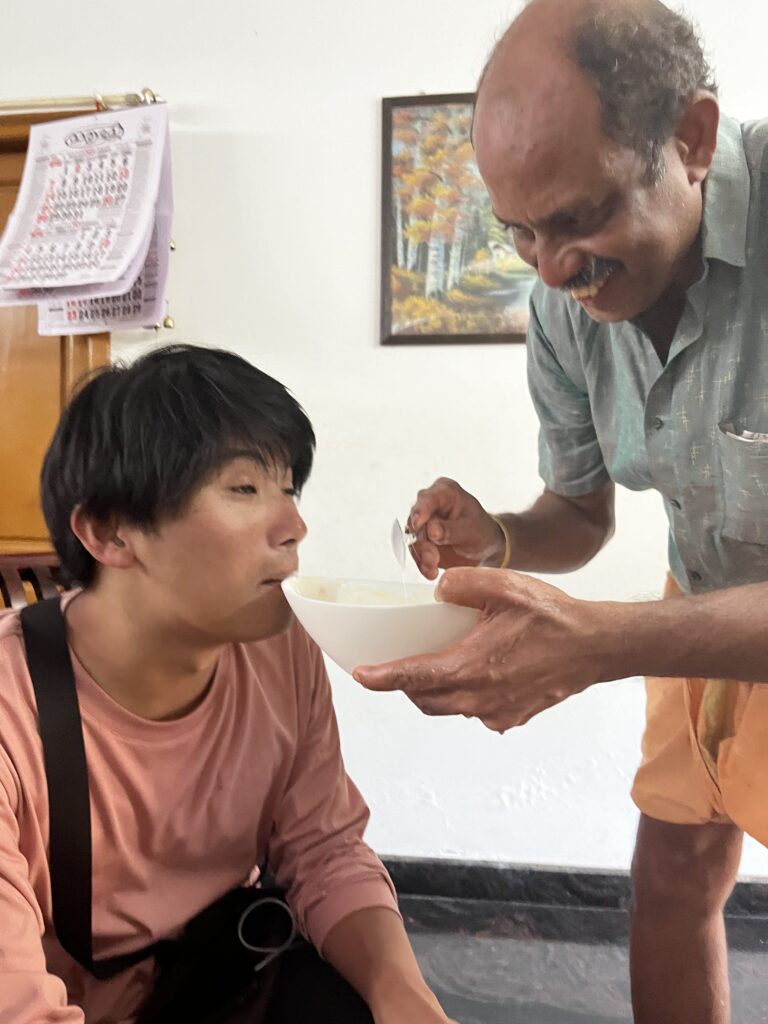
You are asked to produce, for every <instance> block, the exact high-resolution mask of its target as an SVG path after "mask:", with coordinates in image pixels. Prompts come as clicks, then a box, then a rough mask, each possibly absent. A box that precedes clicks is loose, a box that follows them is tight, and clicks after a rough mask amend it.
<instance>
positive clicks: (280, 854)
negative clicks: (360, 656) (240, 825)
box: [269, 634, 399, 951]
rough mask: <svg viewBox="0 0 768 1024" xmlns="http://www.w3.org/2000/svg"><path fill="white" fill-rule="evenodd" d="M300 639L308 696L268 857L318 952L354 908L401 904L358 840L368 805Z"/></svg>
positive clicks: (319, 669)
mask: <svg viewBox="0 0 768 1024" xmlns="http://www.w3.org/2000/svg"><path fill="white" fill-rule="evenodd" d="M302 641H303V642H305V643H306V644H307V648H308V657H309V664H310V666H311V675H312V689H311V700H310V704H309V711H308V714H305V721H303V722H301V723H300V725H299V743H298V749H297V752H296V757H295V761H294V765H293V770H292V773H291V777H290V780H289V783H288V786H287V788H286V791H285V793H284V794H283V797H282V800H281V801H280V805H279V807H278V810H277V814H276V820H275V822H274V827H273V832H272V837H271V841H270V848H269V863H270V866H271V868H272V870H273V871H274V872H275V875H276V879H277V883H278V885H279V886H281V887H282V888H284V889H285V890H286V891H287V896H288V902H289V903H290V905H291V907H292V909H293V911H294V913H295V915H296V918H297V923H298V926H299V929H300V930H301V931H302V933H303V934H304V935H306V936H307V938H309V940H310V941H311V942H312V943H313V944H314V945H315V947H316V948H317V949H318V950H321V951H322V947H323V943H324V941H325V938H326V936H327V935H328V933H329V932H330V930H331V929H332V928H333V926H334V925H335V924H337V922H339V921H340V920H341V919H342V918H344V917H347V916H348V915H349V914H351V913H353V912H354V911H356V910H362V909H364V908H367V907H386V908H388V909H390V910H392V911H394V912H395V913H397V914H399V911H398V909H397V897H396V895H395V890H394V887H393V885H392V882H391V880H390V878H389V875H388V874H387V871H386V869H385V868H384V865H383V864H382V863H381V861H380V860H379V858H378V857H377V856H376V854H375V853H374V852H373V850H371V848H370V847H369V846H368V845H367V844H366V843H365V842H364V841H363V833H364V831H365V827H366V825H367V823H368V818H369V811H368V807H367V805H366V803H365V801H364V800H363V798H362V796H361V795H360V792H359V790H358V789H357V787H356V786H355V784H354V783H353V782H352V780H351V779H350V778H349V776H348V775H347V773H346V771H345V769H344V762H343V760H342V756H341V749H340V746H339V733H338V727H337V724H336V716H335V713H334V710H333V704H332V701H331V688H330V683H329V681H328V676H327V673H326V671H325V665H324V664H323V659H322V655H321V653H320V651H319V649H318V648H317V647H316V646H315V645H314V644H313V643H312V642H311V641H310V640H309V638H308V637H307V636H306V635H304V634H303V635H302ZM302 660H303V659H302ZM305 664H306V662H305ZM303 706H304V707H305V708H306V705H303Z"/></svg>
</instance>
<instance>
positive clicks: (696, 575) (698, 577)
mask: <svg viewBox="0 0 768 1024" xmlns="http://www.w3.org/2000/svg"><path fill="white" fill-rule="evenodd" d="M688 575H689V576H690V578H691V579H692V580H693V582H694V583H700V582H701V573H700V572H696V570H695V569H693V570H692V571H691V572H689V573H688Z"/></svg>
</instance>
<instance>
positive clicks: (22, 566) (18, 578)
mask: <svg viewBox="0 0 768 1024" xmlns="http://www.w3.org/2000/svg"><path fill="white" fill-rule="evenodd" d="M65 589H66V587H65V586H64V583H63V582H62V580H61V577H60V571H59V561H58V559H57V558H56V556H55V555H52V554H50V555H46V554H29V555H0V609H3V608H23V607H24V605H26V604H34V603H35V601H42V600H43V599H44V598H46V597H55V596H56V595H57V594H60V593H61V592H62V591H63V590H65Z"/></svg>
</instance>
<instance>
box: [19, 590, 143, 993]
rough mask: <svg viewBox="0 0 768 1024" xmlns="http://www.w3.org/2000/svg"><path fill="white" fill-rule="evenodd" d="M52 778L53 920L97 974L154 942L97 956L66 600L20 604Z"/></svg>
mask: <svg viewBox="0 0 768 1024" xmlns="http://www.w3.org/2000/svg"><path fill="white" fill-rule="evenodd" d="M21 628H22V632H23V634H24V645H25V647H26V652H27V664H28V666H29V674H30V676H31V677H32V685H33V687H34V690H35V700H36V702H37V714H38V720H39V730H40V736H41V739H42V741H43V757H44V761H45V777H46V780H47V782H48V805H49V811H48V814H49V825H50V839H49V843H50V854H49V860H50V872H51V890H52V904H53V924H54V927H55V929H56V935H57V937H58V940H59V942H60V943H61V945H62V946H63V947H64V949H65V950H66V951H67V953H69V955H70V956H72V957H74V959H75V960H77V962H78V963H79V964H81V965H82V966H83V967H84V968H85V969H86V970H87V971H90V973H91V974H93V975H94V977H96V978H98V979H99V980H104V979H106V978H111V977H113V976H114V975H115V974H119V973H120V971H123V970H125V968H126V967H130V966H132V965H133V964H136V963H138V962H139V961H140V960H144V959H145V958H146V957H148V956H150V955H152V954H153V953H154V951H155V948H156V947H155V946H154V945H153V946H150V947H148V948H146V949H141V950H136V951H135V952H134V953H127V954H125V955H124V956H116V957H110V958H109V959H107V960H99V961H94V959H93V945H92V940H93V934H92V921H91V913H92V903H93V892H92V852H91V802H90V791H89V787H88V764H87V762H86V758H85V743H84V741H83V726H82V721H81V719H80V704H79V702H78V699H77V687H76V686H75V675H74V672H73V671H72V659H71V658H70V655H69V648H68V646H67V629H66V623H65V620H64V615H63V614H62V610H61V599H60V598H58V597H51V598H48V599H47V600H45V601H39V602H37V603H36V604H32V605H28V606H27V607H25V608H22V610H21Z"/></svg>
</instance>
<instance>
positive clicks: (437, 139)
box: [381, 93, 536, 345]
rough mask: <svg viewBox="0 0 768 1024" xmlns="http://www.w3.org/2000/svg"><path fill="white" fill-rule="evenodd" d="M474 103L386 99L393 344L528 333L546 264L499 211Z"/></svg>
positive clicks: (384, 278) (386, 265) (385, 237)
mask: <svg viewBox="0 0 768 1024" xmlns="http://www.w3.org/2000/svg"><path fill="white" fill-rule="evenodd" d="M473 104H474V94H473V93H449V94H441V95H434V96H400V97H394V98H389V99H385V100H384V101H383V125H382V127H383V132H382V138H383V146H382V201H381V343H382V344H383V345H425V344H429V345H444V344H468V343H473V344H478V343H481V344H482V343H505V342H506V343H510V342H513V343H515V342H523V341H525V332H526V329H527V324H528V300H529V297H530V292H531V289H532V288H533V284H534V282H535V280H536V272H535V270H533V268H532V267H529V266H528V265H527V264H525V263H523V261H522V260H521V259H520V257H519V256H518V255H517V252H516V251H515V248H514V245H513V243H512V239H511V238H510V237H509V235H508V233H507V232H506V231H505V229H504V227H503V226H502V225H501V224H500V223H499V222H498V220H497V219H496V218H495V217H494V215H493V211H492V209H491V203H490V199H489V197H488V193H487V191H486V189H485V186H484V185H483V182H482V179H481V178H480V176H479V173H478V170H477V166H476V164H475V160H474V151H473V149H472V142H471V139H470V131H471V125H472V111H473Z"/></svg>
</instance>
